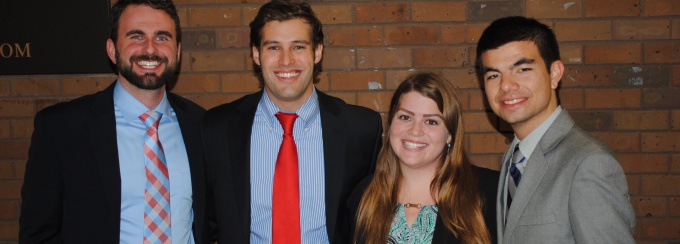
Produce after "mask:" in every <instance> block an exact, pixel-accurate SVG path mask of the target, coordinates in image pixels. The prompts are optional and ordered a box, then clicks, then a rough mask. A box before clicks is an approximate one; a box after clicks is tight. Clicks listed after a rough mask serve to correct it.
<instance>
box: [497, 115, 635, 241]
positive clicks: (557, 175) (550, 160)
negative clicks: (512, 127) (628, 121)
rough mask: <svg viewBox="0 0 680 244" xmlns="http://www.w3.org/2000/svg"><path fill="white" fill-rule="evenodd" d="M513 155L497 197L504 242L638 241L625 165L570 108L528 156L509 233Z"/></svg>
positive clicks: (558, 118) (508, 153)
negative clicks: (577, 121) (508, 181)
mask: <svg viewBox="0 0 680 244" xmlns="http://www.w3.org/2000/svg"><path fill="white" fill-rule="evenodd" d="M510 154H511V151H510V150H509V151H508V152H506V154H505V156H504V157H503V166H502V168H501V172H500V175H501V178H500V180H499V181H498V189H499V190H498V193H497V194H496V195H497V196H496V199H497V201H498V202H497V203H498V204H497V217H496V219H497V221H496V222H497V225H498V239H499V243H635V241H634V240H633V236H632V229H633V227H634V226H635V214H634V212H633V208H632V207H631V205H630V201H629V196H628V185H627V184H626V176H625V175H624V173H623V170H622V169H621V166H620V165H619V163H618V162H617V161H616V159H615V158H614V156H613V155H612V154H611V152H610V151H609V148H608V147H607V146H606V145H604V144H603V143H601V142H599V141H598V140H596V139H595V138H593V137H592V136H590V135H589V134H588V133H587V132H585V131H583V130H582V129H581V128H579V127H578V126H576V125H575V124H574V121H573V120H572V119H571V117H570V116H569V113H567V111H566V110H562V112H561V113H560V114H559V115H558V117H557V119H556V120H555V121H554V122H553V124H552V125H551V126H550V128H548V130H547V131H546V133H545V134H544V135H543V137H542V138H541V139H540V141H539V143H538V145H537V146H536V149H534V151H533V153H532V154H531V156H530V157H529V161H528V162H527V166H526V169H525V171H524V174H523V176H522V181H521V183H520V185H519V186H518V189H517V192H516V193H515V194H516V195H515V197H514V198H513V199H512V204H511V206H510V209H509V210H508V216H507V222H506V225H505V229H504V228H503V213H504V212H505V206H506V203H505V200H504V198H503V193H504V191H505V190H504V189H507V188H506V186H505V183H506V181H505V178H506V177H507V172H508V165H507V164H506V162H507V161H508V158H509V157H510Z"/></svg>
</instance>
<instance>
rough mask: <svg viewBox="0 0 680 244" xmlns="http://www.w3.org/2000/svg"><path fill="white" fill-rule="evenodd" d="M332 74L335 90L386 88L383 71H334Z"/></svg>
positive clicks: (332, 83) (332, 86)
mask: <svg viewBox="0 0 680 244" xmlns="http://www.w3.org/2000/svg"><path fill="white" fill-rule="evenodd" d="M330 75H331V90H333V91H368V90H382V89H384V88H385V72H383V71H351V72H333V73H330ZM371 88H373V89H371Z"/></svg>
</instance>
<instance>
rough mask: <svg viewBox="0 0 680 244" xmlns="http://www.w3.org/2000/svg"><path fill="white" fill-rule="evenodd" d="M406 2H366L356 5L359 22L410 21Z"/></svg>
mask: <svg viewBox="0 0 680 244" xmlns="http://www.w3.org/2000/svg"><path fill="white" fill-rule="evenodd" d="M408 10H409V8H408V5H407V4H406V3H364V4H357V5H356V6H355V11H356V12H355V16H354V18H355V21H356V22H357V23H397V22H406V21H408V18H409V17H408V15H409V11H408Z"/></svg>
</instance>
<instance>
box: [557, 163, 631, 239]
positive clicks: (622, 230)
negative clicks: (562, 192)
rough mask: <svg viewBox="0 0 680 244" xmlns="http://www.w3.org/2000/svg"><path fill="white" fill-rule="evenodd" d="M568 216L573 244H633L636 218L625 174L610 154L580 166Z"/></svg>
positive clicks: (573, 185) (573, 183)
mask: <svg viewBox="0 0 680 244" xmlns="http://www.w3.org/2000/svg"><path fill="white" fill-rule="evenodd" d="M569 213H570V214H569V218H570V221H571V224H572V230H573V232H574V239H575V241H576V243H635V240H634V239H633V236H632V229H633V227H634V226H635V214H634V212H633V209H632V207H631V204H630V200H629V195H628V185H627V183H626V178H625V174H624V173H623V170H622V169H621V166H620V165H619V163H618V162H617V161H616V159H615V158H614V157H613V156H612V155H611V154H609V153H603V152H601V153H597V154H593V155H589V156H587V157H586V158H585V159H584V160H583V161H582V162H581V163H580V165H579V167H578V168H577V169H576V174H575V176H574V181H573V182H572V187H571V191H570V196H569Z"/></svg>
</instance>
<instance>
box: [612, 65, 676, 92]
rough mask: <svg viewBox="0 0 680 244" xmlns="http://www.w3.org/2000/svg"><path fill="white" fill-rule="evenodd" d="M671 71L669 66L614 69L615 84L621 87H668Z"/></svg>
mask: <svg viewBox="0 0 680 244" xmlns="http://www.w3.org/2000/svg"><path fill="white" fill-rule="evenodd" d="M670 79H671V69H670V67H668V66H664V65H658V66H637V65H635V66H629V67H625V66H624V67H615V68H614V83H615V84H616V85H619V86H638V87H659V86H668V84H669V83H670Z"/></svg>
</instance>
